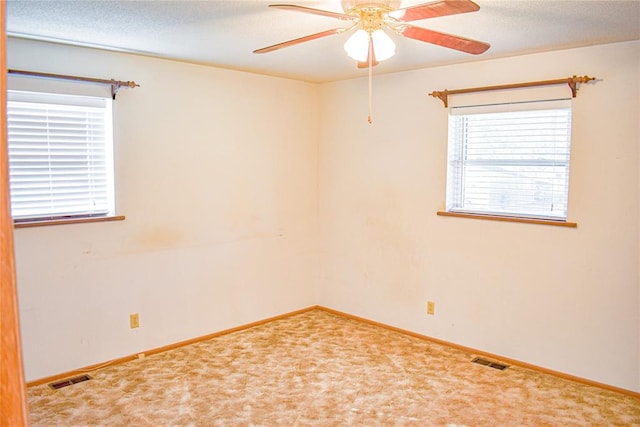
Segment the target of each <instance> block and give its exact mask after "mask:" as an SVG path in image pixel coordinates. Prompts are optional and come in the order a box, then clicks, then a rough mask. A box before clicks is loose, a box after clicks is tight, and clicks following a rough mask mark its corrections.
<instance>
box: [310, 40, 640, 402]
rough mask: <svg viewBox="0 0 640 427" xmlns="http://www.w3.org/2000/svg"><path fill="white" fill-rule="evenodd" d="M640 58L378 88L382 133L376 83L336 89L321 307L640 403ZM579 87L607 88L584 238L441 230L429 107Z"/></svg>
mask: <svg viewBox="0 0 640 427" xmlns="http://www.w3.org/2000/svg"><path fill="white" fill-rule="evenodd" d="M639 56H640V43H638V42H633V43H622V44H616V45H608V46H600V47H590V48H584V49H575V50H567V51H561V52H551V53H543V54H537V55H528V56H521V57H515V58H509V59H500V60H493V61H483V62H476V63H470V64H466V65H456V66H449V67H441V68H433V69H424V70H419V71H414V72H405V73H397V74H391V75H380V76H377V77H375V78H374V82H373V90H374V123H373V125H368V124H367V123H366V120H365V119H366V114H367V110H366V108H367V107H366V102H367V82H366V80H365V79H359V80H352V81H342V82H337V83H331V84H326V85H324V86H323V88H322V101H321V102H322V107H321V112H322V115H323V123H322V126H321V143H320V170H319V171H320V172H319V173H320V175H319V176H320V194H319V200H320V202H319V206H320V233H319V236H320V239H321V240H320V249H321V252H320V253H321V258H320V260H321V264H320V265H321V268H320V271H321V275H322V278H321V282H320V289H321V290H322V292H321V293H320V299H319V302H320V304H322V305H326V306H329V307H332V308H335V309H338V310H343V311H346V312H349V313H353V314H356V315H360V316H363V317H367V318H371V319H375V320H377V321H380V322H384V323H388V324H391V325H394V326H398V327H401V328H406V329H409V330H412V331H416V332H419V333H423V334H426V335H430V336H434V337H437V338H441V339H444V340H448V341H451V342H455V343H459V344H462V345H465V346H470V347H474V348H478V349H481V350H484V351H488V352H492V353H496V354H500V355H503V356H507V357H510V358H514V359H518V360H522V361H525V362H529V363H532V364H536V365H539V366H543V367H546V368H549V369H554V370H558V371H562V372H566V373H569V374H573V375H577V376H581V377H586V378H589V379H592V380H595V381H601V382H604V383H608V384H612V385H616V386H619V387H624V388H628V389H632V390H636V391H638V390H640V386H639V385H640V381H639V366H640V365H639V329H640V318H639V305H638V297H639V296H638V294H639V292H638V290H639V289H638V288H639V280H638V259H639V258H638V256H639V250H638V231H639V229H638V227H639V224H638V213H639V212H638V196H639V191H638V188H639V187H638V145H639V142H640V133H639V129H638V117H639V116H640V109H639V105H638V104H639V95H640V87H639V76H640V58H639ZM380 67H381V70H382V67H384V64H383V65H381V66H380ZM574 74H577V75H584V74H588V75H593V76H596V77H597V78H598V80H597V83H595V84H589V85H585V86H583V87H582V89H581V90H580V92H579V95H578V97H577V98H576V99H575V102H574V107H573V111H574V113H573V139H572V141H573V142H572V163H571V182H570V205H569V220H571V221H576V222H577V223H578V228H577V229H567V228H560V227H551V226H540V225H526V224H516V223H501V222H490V221H480V220H470V219H461V218H445V217H438V216H436V211H437V210H439V209H443V208H444V203H445V178H446V149H447V147H446V146H447V111H446V110H445V109H444V108H443V104H442V102H441V101H439V100H437V99H434V98H432V97H429V96H427V94H428V93H430V92H431V91H433V90H442V89H445V88H448V89H457V88H464V87H475V86H485V85H494V84H505V83H515V82H523V81H531V80H546V79H556V78H562V77H569V76H572V75H574ZM427 300H433V301H435V303H436V315H435V316H427V315H426V308H425V306H426V302H427Z"/></svg>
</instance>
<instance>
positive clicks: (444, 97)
mask: <svg viewBox="0 0 640 427" xmlns="http://www.w3.org/2000/svg"><path fill="white" fill-rule="evenodd" d="M595 79H596V78H595V77H589V76H580V77H578V76H573V77H569V78H566V79H556V80H543V81H538V82H526V83H514V84H508V85H499V86H484V87H474V88H469V89H455V90H448V89H445V90H443V91H437V90H434V91H433V92H431V93H430V94H429V95H430V96H433V97H434V98H438V99H440V100H441V101H442V102H443V103H444V108H447V107H449V98H448V97H449V95H455V94H458V93H471V92H485V91H490V90H503V89H517V88H522V87H532V86H550V85H558V84H567V85H569V88H570V89H571V94H572V96H573V97H574V98H575V97H576V96H577V95H578V89H579V88H578V83H588V82H590V81H591V80H595Z"/></svg>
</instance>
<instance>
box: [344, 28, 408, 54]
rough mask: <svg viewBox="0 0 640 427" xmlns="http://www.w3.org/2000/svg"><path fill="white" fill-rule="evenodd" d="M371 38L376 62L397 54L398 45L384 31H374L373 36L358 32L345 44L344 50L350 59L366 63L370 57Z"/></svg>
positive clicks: (361, 31) (362, 31)
mask: <svg viewBox="0 0 640 427" xmlns="http://www.w3.org/2000/svg"><path fill="white" fill-rule="evenodd" d="M369 37H371V40H373V50H374V51H375V58H376V61H384V60H385V59H389V58H391V57H392V56H393V55H395V53H396V45H395V43H394V42H393V40H391V37H389V36H388V35H387V33H385V32H384V31H382V30H376V31H374V32H373V33H372V34H371V36H369V33H367V32H366V31H364V30H362V29H361V30H358V31H356V32H355V33H353V35H352V36H351V37H349V39H348V40H347V41H346V43H345V44H344V50H345V51H346V52H347V55H349V57H350V58H353V59H355V60H356V61H358V62H366V61H367V58H368V57H369Z"/></svg>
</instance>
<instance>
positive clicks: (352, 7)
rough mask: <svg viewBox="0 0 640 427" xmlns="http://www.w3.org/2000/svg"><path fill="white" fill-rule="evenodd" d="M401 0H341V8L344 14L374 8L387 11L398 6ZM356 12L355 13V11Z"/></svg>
mask: <svg viewBox="0 0 640 427" xmlns="http://www.w3.org/2000/svg"><path fill="white" fill-rule="evenodd" d="M400 1H401V0H342V10H344V12H345V13H346V14H350V13H353V12H357V11H358V10H361V9H376V10H379V11H382V12H389V11H392V10H395V9H398V8H399V7H400ZM356 14H357V13H356Z"/></svg>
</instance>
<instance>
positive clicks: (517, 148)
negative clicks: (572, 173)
mask: <svg viewBox="0 0 640 427" xmlns="http://www.w3.org/2000/svg"><path fill="white" fill-rule="evenodd" d="M570 145H571V101H570V100H567V99H562V100H553V101H536V102H518V103H508V104H494V105H480V106H464V107H462V106H461V107H452V108H451V109H450V114H449V150H448V153H449V154H448V162H449V163H448V169H447V211H449V212H460V213H472V214H485V215H498V216H512V217H521V218H535V219H547V220H560V221H565V220H566V218H567V202H568V193H569V159H570V155H569V154H570Z"/></svg>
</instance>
